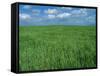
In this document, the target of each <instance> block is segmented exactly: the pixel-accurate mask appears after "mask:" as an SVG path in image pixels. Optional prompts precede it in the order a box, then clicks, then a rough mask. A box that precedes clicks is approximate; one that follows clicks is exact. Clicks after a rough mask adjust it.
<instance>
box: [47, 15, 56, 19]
mask: <svg viewBox="0 0 100 76" xmlns="http://www.w3.org/2000/svg"><path fill="white" fill-rule="evenodd" d="M55 17H56V16H55V15H52V14H51V15H50V14H49V15H48V18H49V19H54V18H55Z"/></svg>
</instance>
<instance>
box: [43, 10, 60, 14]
mask: <svg viewBox="0 0 100 76" xmlns="http://www.w3.org/2000/svg"><path fill="white" fill-rule="evenodd" d="M44 12H45V13H46V14H57V13H58V10H57V9H47V10H45V11H44Z"/></svg>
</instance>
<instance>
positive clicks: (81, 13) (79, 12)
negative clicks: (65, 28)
mask: <svg viewBox="0 0 100 76" xmlns="http://www.w3.org/2000/svg"><path fill="white" fill-rule="evenodd" d="M71 13H72V15H73V16H87V9H85V8H82V9H78V10H73V11H72V12H71Z"/></svg>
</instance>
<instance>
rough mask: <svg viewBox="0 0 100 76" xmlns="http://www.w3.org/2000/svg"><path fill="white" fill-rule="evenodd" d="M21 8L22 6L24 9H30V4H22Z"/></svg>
mask: <svg viewBox="0 0 100 76" xmlns="http://www.w3.org/2000/svg"><path fill="white" fill-rule="evenodd" d="M23 8H24V9H30V8H31V6H30V5H24V6H23Z"/></svg>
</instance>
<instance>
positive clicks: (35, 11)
mask: <svg viewBox="0 0 100 76" xmlns="http://www.w3.org/2000/svg"><path fill="white" fill-rule="evenodd" d="M32 13H33V15H38V14H39V13H40V10H37V9H34V10H32Z"/></svg>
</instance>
